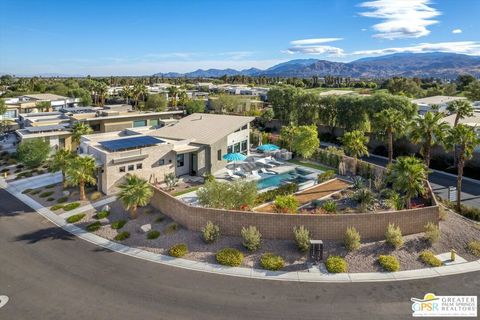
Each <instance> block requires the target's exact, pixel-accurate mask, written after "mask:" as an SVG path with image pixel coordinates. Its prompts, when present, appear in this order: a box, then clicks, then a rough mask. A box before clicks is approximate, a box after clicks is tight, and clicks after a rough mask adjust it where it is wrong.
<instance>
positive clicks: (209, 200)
mask: <svg viewBox="0 0 480 320" xmlns="http://www.w3.org/2000/svg"><path fill="white" fill-rule="evenodd" d="M197 197H198V201H199V203H200V204H201V205H202V206H204V207H209V208H218V209H228V210H231V209H237V210H238V209H241V208H246V207H252V206H253V205H254V203H255V199H256V197H257V185H256V183H255V182H254V181H244V180H240V181H233V182H219V181H217V180H214V181H207V182H205V185H204V186H203V187H202V188H200V189H199V190H198V191H197Z"/></svg>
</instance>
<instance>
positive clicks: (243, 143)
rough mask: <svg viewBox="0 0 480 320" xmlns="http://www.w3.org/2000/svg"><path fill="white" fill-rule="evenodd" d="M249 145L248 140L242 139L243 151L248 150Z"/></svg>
mask: <svg viewBox="0 0 480 320" xmlns="http://www.w3.org/2000/svg"><path fill="white" fill-rule="evenodd" d="M247 147H248V140H244V141H242V152H246V151H247Z"/></svg>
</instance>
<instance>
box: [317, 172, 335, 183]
mask: <svg viewBox="0 0 480 320" xmlns="http://www.w3.org/2000/svg"><path fill="white" fill-rule="evenodd" d="M333 178H335V171H333V170H327V171H325V172H322V173H320V174H319V175H318V176H317V181H318V183H322V182H325V181H328V180H330V179H333Z"/></svg>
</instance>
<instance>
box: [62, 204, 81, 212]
mask: <svg viewBox="0 0 480 320" xmlns="http://www.w3.org/2000/svg"><path fill="white" fill-rule="evenodd" d="M78 207H80V202H71V203H69V204H66V205H64V206H63V210H65V211H72V210H74V209H77V208H78Z"/></svg>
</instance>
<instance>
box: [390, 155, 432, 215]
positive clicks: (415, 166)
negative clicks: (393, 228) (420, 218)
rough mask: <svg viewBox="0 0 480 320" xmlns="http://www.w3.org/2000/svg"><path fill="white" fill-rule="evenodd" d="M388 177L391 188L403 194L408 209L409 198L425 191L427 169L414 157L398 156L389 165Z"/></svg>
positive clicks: (409, 205)
mask: <svg viewBox="0 0 480 320" xmlns="http://www.w3.org/2000/svg"><path fill="white" fill-rule="evenodd" d="M389 179H390V181H391V182H392V186H393V189H395V190H396V191H398V192H402V193H404V194H405V203H406V207H407V209H410V207H411V199H412V198H413V197H416V196H418V195H419V194H423V193H425V181H426V179H427V170H426V168H425V166H424V165H423V163H422V161H421V160H419V159H417V158H415V157H412V156H410V157H399V158H397V161H396V162H395V163H393V164H392V166H391V171H390V173H389Z"/></svg>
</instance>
